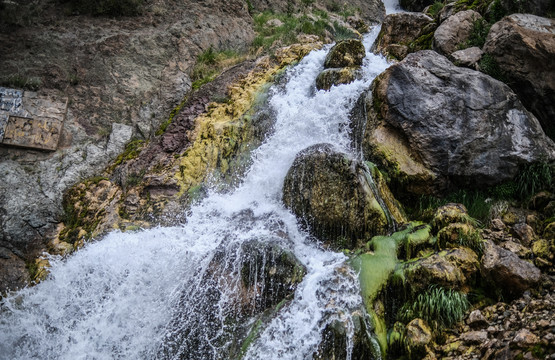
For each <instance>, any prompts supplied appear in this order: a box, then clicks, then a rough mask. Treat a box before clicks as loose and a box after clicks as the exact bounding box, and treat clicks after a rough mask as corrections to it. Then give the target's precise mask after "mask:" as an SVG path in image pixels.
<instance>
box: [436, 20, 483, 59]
mask: <svg viewBox="0 0 555 360" xmlns="http://www.w3.org/2000/svg"><path fill="white" fill-rule="evenodd" d="M481 19H482V16H481V15H480V14H479V13H477V12H476V11H473V10H466V11H461V12H458V13H456V14H455V15H452V16H450V17H449V18H447V20H445V21H444V22H442V23H441V25H439V27H438V28H437V29H436V31H435V33H434V41H433V43H432V45H433V48H434V50H436V51H437V52H439V53H441V54H443V55H447V56H448V55H451V54H452V53H454V52H455V51H456V50H457V47H458V45H459V44H463V43H464V42H465V41H466V40H468V38H469V37H470V34H471V33H472V29H473V27H474V22H475V21H478V20H481Z"/></svg>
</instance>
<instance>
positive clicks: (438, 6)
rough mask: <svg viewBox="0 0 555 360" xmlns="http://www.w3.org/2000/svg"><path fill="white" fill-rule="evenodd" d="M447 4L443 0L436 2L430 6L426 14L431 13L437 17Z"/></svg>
mask: <svg viewBox="0 0 555 360" xmlns="http://www.w3.org/2000/svg"><path fill="white" fill-rule="evenodd" d="M444 6H445V4H444V3H443V2H441V1H436V2H434V3H433V4H432V5H431V6H430V7H429V8H428V11H427V12H426V14H428V15H430V16H431V17H436V15H437V14H439V12H440V11H441V9H443V7H444Z"/></svg>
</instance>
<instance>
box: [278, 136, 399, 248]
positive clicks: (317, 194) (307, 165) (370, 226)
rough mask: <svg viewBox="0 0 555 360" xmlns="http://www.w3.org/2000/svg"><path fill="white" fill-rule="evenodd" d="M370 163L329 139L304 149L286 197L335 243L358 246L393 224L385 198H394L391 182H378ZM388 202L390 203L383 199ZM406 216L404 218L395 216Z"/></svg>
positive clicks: (288, 182)
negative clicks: (335, 148) (374, 177)
mask: <svg viewBox="0 0 555 360" xmlns="http://www.w3.org/2000/svg"><path fill="white" fill-rule="evenodd" d="M374 180H376V179H372V177H371V173H370V171H369V169H368V167H367V166H366V165H365V164H364V163H362V162H359V161H357V160H353V159H351V158H350V157H349V156H348V155H347V154H343V153H340V152H337V151H335V150H334V148H333V146H332V145H330V144H318V145H314V146H311V147H309V148H307V149H305V150H303V151H302V152H300V153H299V154H298V155H297V157H296V158H295V161H294V162H293V165H292V166H291V168H290V169H289V172H288V173H287V176H286V177H285V182H284V186H283V202H284V203H285V205H286V206H287V207H288V208H289V209H291V210H292V211H293V212H294V213H295V215H296V216H297V217H298V218H299V220H300V221H301V222H302V223H303V224H304V225H305V226H306V227H307V228H308V229H309V231H310V232H311V233H312V234H313V235H315V236H316V237H318V238H320V239H321V240H323V241H324V242H326V243H327V244H328V245H330V246H332V247H334V248H355V247H357V246H360V245H362V243H363V242H364V241H367V240H368V239H370V238H371V237H372V236H374V235H377V234H384V233H385V232H387V230H388V229H389V224H388V216H389V215H388V214H389V213H390V214H395V213H400V212H399V211H389V210H387V209H386V211H384V208H382V205H380V201H381V200H380V199H381V198H388V197H389V198H392V197H393V196H392V195H391V194H390V193H389V194H383V196H382V194H380V189H381V192H382V193H384V192H389V190H388V189H387V186H386V185H382V186H376V184H375V183H374ZM384 207H385V204H384ZM391 220H392V221H393V220H397V221H401V222H402V221H403V220H404V219H391Z"/></svg>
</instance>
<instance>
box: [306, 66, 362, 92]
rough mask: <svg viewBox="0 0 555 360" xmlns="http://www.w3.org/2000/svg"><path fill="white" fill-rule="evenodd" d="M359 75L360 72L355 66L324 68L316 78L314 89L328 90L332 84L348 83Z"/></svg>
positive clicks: (360, 74)
mask: <svg viewBox="0 0 555 360" xmlns="http://www.w3.org/2000/svg"><path fill="white" fill-rule="evenodd" d="M361 77H362V73H361V72H360V69H358V68H356V67H345V68H339V69H325V70H324V71H322V72H321V73H320V74H318V77H317V78H316V89H318V90H329V89H330V88H331V87H332V86H337V85H341V84H350V83H352V82H353V81H355V80H356V79H360V78H361Z"/></svg>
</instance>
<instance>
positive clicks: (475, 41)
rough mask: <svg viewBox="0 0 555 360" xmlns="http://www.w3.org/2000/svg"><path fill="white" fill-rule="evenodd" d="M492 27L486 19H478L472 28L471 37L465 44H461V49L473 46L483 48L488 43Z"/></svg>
mask: <svg viewBox="0 0 555 360" xmlns="http://www.w3.org/2000/svg"><path fill="white" fill-rule="evenodd" d="M491 25H492V24H490V23H488V22H487V21H485V20H484V19H476V20H475V21H474V24H473V26H472V32H471V33H470V37H469V38H468V40H466V41H465V42H463V43H461V44H459V46H458V47H459V49H466V48H469V47H473V46H477V47H479V48H482V47H483V46H484V44H485V43H486V38H487V36H488V33H489V30H490V28H491Z"/></svg>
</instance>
